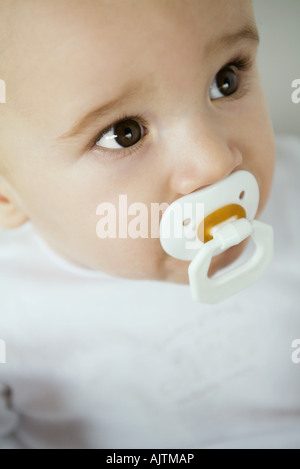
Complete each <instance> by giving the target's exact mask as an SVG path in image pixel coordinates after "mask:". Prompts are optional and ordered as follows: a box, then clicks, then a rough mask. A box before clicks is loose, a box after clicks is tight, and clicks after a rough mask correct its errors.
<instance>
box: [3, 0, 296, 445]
mask: <svg viewBox="0 0 300 469" xmlns="http://www.w3.org/2000/svg"><path fill="white" fill-rule="evenodd" d="M0 22H1V32H0V34H1V42H0V47H1V62H0V77H1V78H2V79H3V80H4V81H5V83H6V103H5V104H0V142H1V146H0V226H1V227H2V228H4V231H3V238H2V239H3V241H2V243H3V246H4V248H3V253H5V254H3V256H2V257H1V263H2V269H3V272H4V273H3V277H2V286H1V290H2V291H1V297H2V300H0V301H1V303H0V308H1V325H0V336H1V339H4V340H5V341H6V345H7V357H8V359H7V364H6V365H1V369H0V372H1V375H0V381H4V382H5V383H6V385H8V386H9V387H10V388H11V391H12V409H11V410H9V409H8V408H7V412H10V413H14V415H17V418H18V419H19V420H18V421H19V423H18V424H15V426H14V430H15V437H14V438H15V440H14V441H13V443H12V440H9V439H8V436H9V435H8V434H6V436H5V438H4V443H3V446H4V447H12V446H13V447H29V448H48V447H50V448H58V447H64V448H65V447H68V448H70V447H73V448H74V447H75V448H101V447H102V448H103V447H104V448H114V447H123V448H126V447H171V448H176V447H183V448H197V447H204V446H209V445H212V444H218V443H220V444H221V443H222V444H223V443H224V441H227V440H228V439H229V440H230V438H231V439H232V440H235V439H237V438H238V437H239V436H240V433H241V434H242V436H243V437H244V438H246V436H247V435H249V434H251V435H253V434H254V433H255V431H256V430H257V431H259V432H260V433H262V432H266V433H267V434H268V435H269V434H270V431H271V429H273V428H274V425H275V426H276V425H278V428H279V427H280V429H281V423H280V421H279V419H278V412H277V410H278V407H280V405H281V400H280V396H278V398H277V397H274V399H273V402H271V403H270V406H271V407H272V409H273V410H274V409H277V410H275V411H274V412H275V414H276V419H275V420H276V422H275V423H274V419H273V417H272V418H271V416H270V415H271V414H270V415H269V414H268V412H269V411H270V408H268V409H267V410H266V407H268V406H267V404H266V403H267V402H269V400H271V401H272V398H271V396H270V394H271V393H272V390H273V388H274V386H275V385H274V382H276V378H274V376H273V377H272V378H270V382H269V383H267V384H266V385H265V387H264V388H263V391H262V393H261V390H260V391H259V392H260V393H261V395H264V398H265V401H264V402H263V404H262V406H263V409H262V408H261V404H259V405H258V407H257V409H256V411H257V412H260V411H262V413H264V412H265V413H266V414H268V415H269V417H270V418H269V417H268V418H266V420H265V421H264V423H263V424H262V425H261V427H259V428H258V427H257V426H256V425H258V423H257V419H256V418H254V417H253V416H254V415H256V414H255V411H253V407H251V403H252V404H253V403H254V402H256V401H257V396H256V395H255V392H256V391H255V389H253V388H255V382H254V380H258V382H259V379H260V378H261V379H262V381H263V376H264V370H265V369H264V366H263V365H261V368H260V370H259V373H258V375H257V376H256V375H255V376H254V375H251V376H249V375H248V376H247V379H248V381H247V380H246V383H243V379H244V378H245V376H244V378H243V374H246V375H247V373H248V372H249V370H250V371H251V368H253V366H254V365H253V363H252V362H251V363H249V362H248V361H249V359H250V358H249V357H251V359H254V358H255V356H256V354H257V355H258V356H257V358H259V357H260V358H261V355H260V352H262V350H264V351H266V350H265V348H264V347H263V344H264V339H263V338H262V337H260V336H259V332H258V330H257V329H256V327H257V326H256V322H251V321H252V319H251V320H250V316H249V317H248V315H246V313H245V312H244V313H241V315H237V312H241V311H242V310H241V308H240V306H238V303H237V300H234V301H233V302H232V301H228V302H225V303H224V305H225V306H224V305H223V306H222V307H221V306H218V307H216V309H209V308H208V309H206V308H205V307H202V306H199V305H194V304H192V302H191V301H190V298H189V292H188V289H187V287H186V286H181V285H177V286H175V285H174V283H177V284H186V283H187V282H188V276H187V269H188V265H189V263H188V262H185V261H180V260H175V259H173V258H171V257H170V256H168V255H167V254H166V253H165V252H164V251H163V249H162V247H161V245H160V241H159V239H158V238H157V237H154V236H152V237H151V236H148V237H140V238H137V239H133V238H130V237H129V236H124V237H119V236H117V237H106V238H103V239H99V237H98V236H97V234H96V224H97V221H98V220H99V217H98V216H97V214H96V209H97V206H98V205H99V204H101V203H103V202H106V203H111V204H113V205H114V206H117V205H118V200H119V196H120V194H124V195H126V196H127V200H128V205H130V204H133V203H135V202H139V203H143V204H144V205H145V206H146V207H147V208H149V213H150V211H151V210H150V206H151V204H152V203H158V204H163V203H167V204H171V203H172V202H174V201H175V200H177V199H178V198H180V197H182V196H184V195H187V194H191V193H192V192H194V191H196V190H198V189H201V188H204V187H205V186H208V185H211V184H213V183H216V182H218V181H220V180H222V179H224V178H225V177H227V176H229V175H230V174H231V173H233V172H235V171H237V170H246V171H249V172H250V173H252V174H253V175H254V176H255V178H256V180H257V182H258V185H259V189H260V205H259V209H258V213H257V216H259V215H260V213H261V212H262V210H263V208H264V207H265V205H266V202H267V200H268V198H269V194H270V190H271V186H272V181H273V172H274V161H275V145H274V135H273V131H272V126H271V124H270V119H269V115H268V110H267V107H266V104H265V100H264V96H263V91H262V87H261V83H260V79H259V75H258V70H257V64H256V55H257V48H258V43H259V36H258V31H257V28H256V25H255V19H254V14H253V8H252V3H251V1H250V0H243V1H241V0H214V1H213V2H212V1H211V0H85V1H83V0H42V1H41V0H0ZM41 240H43V241H41ZM22 246H23V247H22ZM46 246H47V247H46ZM243 249H244V244H242V245H239V246H237V247H234V248H232V249H230V250H228V251H226V252H225V253H223V254H220V255H219V256H217V257H215V258H214V259H213V262H212V265H211V270H210V272H211V274H214V273H216V272H217V271H218V270H220V269H221V268H223V267H226V266H227V265H229V264H230V263H232V262H233V261H234V260H235V259H237V258H238V257H239V256H240V255H241V253H242V250H243ZM137 280H139V282H137ZM156 281H166V283H165V282H162V283H161V282H156ZM266 281H267V280H266ZM12 286H14V287H13V288H14V289H15V294H13V293H12ZM5 291H7V292H9V294H7V296H6V294H5ZM250 292H251V290H250ZM244 295H245V296H244V297H243V298H244V299H245V298H247V301H248V302H249V301H251V293H247V292H246V293H244ZM247 295H250V296H247ZM242 303H243V302H242ZM243 304H246V302H244V303H243ZM226 305H227V306H226ZM250 309H251V313H252V314H253V307H252V308H250ZM226 311H227V313H226ZM221 312H222V314H221ZM269 320H270V318H269V316H268V317H266V316H263V317H262V318H261V319H260V321H261V323H260V327H261V326H262V324H264V323H265V324H268V323H269ZM259 330H260V329H259ZM221 332H222V333H221ZM249 334H250V335H251V337H252V339H254V337H256V340H257V341H258V344H256V345H254V343H253V342H249V346H248V345H247V346H245V338H246V337H248V336H249ZM257 334H258V335H257ZM275 335H276V334H275ZM258 337H260V338H261V340H260V339H259V338H258ZM274 340H275V339H274ZM260 346H261V347H260ZM244 347H245V353H243V352H241V353H237V350H242V349H243V348H244ZM256 347H257V348H256ZM217 348H221V352H220V353H221V355H222V356H224V357H226V358H224V361H223V359H222V356H220V355H219V354H215V351H216V349H217ZM271 348H272V347H271ZM210 354H211V359H209V356H210ZM253 357H254V358H253ZM262 360H264V359H262ZM267 362H268V361H267V359H266V362H265V364H266V363H267ZM225 363H226V365H225ZM259 363H261V362H259ZM263 363H264V362H263ZM227 366H228V369H227V368H226V367H227ZM267 366H268V365H266V367H267ZM254 368H255V366H254ZM255 370H256V371H257V368H255ZM293 370H294V368H293ZM276 376H277V375H276ZM273 378H274V379H275V381H274V379H273ZM226 382H227V384H228V382H229V383H230V384H229V385H228V386H227V387H226V389H224V387H223V386H224V384H223V383H226ZM183 383H184V384H183ZM269 386H270V387H269ZM245 389H247V392H250V391H251V392H253V393H254V394H253V396H254V395H255V396H254V397H253V399H252V397H250V398H249V395H248V394H247V396H248V397H247V396H246V394H245V393H244V390H245ZM218 392H219V394H218ZM237 396H238V397H237ZM251 396H252V394H251ZM262 399H263V398H262ZM276 399H277V400H276ZM237 401H238V403H237ZM259 402H261V401H259ZM289 403H290V405H291V406H293V405H294V401H293V398H292V397H291V398H290V401H289ZM258 409H259V411H258ZM294 410H295V407H293V411H294ZM241 413H242V415H243V416H244V417H242V418H241V417H240V415H241ZM272 415H273V414H272ZM294 415H295V412H294ZM6 418H7V417H5V418H4V417H3V422H4V421H6V420H5V419H6ZM261 418H262V419H263V417H261ZM293 418H294V417H293ZM252 419H253V420H252ZM242 420H244V421H247V422H248V424H247V425H246V427H245V426H244V424H242ZM0 422H1V415H0ZM14 422H15V420H14ZM294 424H297V425H299V420H298V421H297V422H295V421H294V420H293V422H292V424H291V426H293V428H294ZM225 427H226V428H227V430H225ZM228 427H232V429H231V430H228ZM0 428H1V423H0ZM276 428H277V427H276ZM297 428H298V429H299V426H297ZM228 431H229V433H228ZM10 432H11V430H10ZM8 433H9V432H8ZM291 433H293V434H294V432H291ZM0 434H1V432H0ZM229 434H230V435H229ZM266 441H269V440H265V442H264V443H261V444H262V445H263V444H265V445H267V444H268V443H266ZM270 441H271V440H270ZM288 441H289V443H288V444H291V445H292V444H293V443H292V440H291V439H290V440H288ZM5 445H6V446H5ZM245 446H247V444H246V443H245Z"/></svg>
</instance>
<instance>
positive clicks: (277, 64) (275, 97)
mask: <svg viewBox="0 0 300 469" xmlns="http://www.w3.org/2000/svg"><path fill="white" fill-rule="evenodd" d="M253 4H254V10H255V15H256V21H257V26H258V29H259V33H260V37H261V44H260V47H259V54H258V63H259V68H260V72H261V78H262V82H263V86H264V89H265V93H266V97H267V100H268V104H269V108H270V113H271V118H272V122H273V126H274V130H275V133H276V134H282V133H284V134H296V135H299V136H300V103H299V104H293V102H292V100H291V95H292V92H293V89H292V87H291V84H292V81H293V80H295V79H296V78H299V79H300V0H253Z"/></svg>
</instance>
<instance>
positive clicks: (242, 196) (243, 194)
mask: <svg viewBox="0 0 300 469" xmlns="http://www.w3.org/2000/svg"><path fill="white" fill-rule="evenodd" d="M244 197H245V191H242V192H241V193H240V197H239V198H240V200H243V198H244Z"/></svg>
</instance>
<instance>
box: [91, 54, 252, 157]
mask: <svg viewBox="0 0 300 469" xmlns="http://www.w3.org/2000/svg"><path fill="white" fill-rule="evenodd" d="M252 66H253V60H252V58H251V57H250V56H249V55H243V54H238V55H236V56H235V57H234V58H233V59H232V60H230V61H229V62H227V63H226V64H225V65H224V66H223V67H221V68H220V69H219V71H218V72H217V73H219V72H220V71H221V70H223V69H224V68H235V69H236V70H237V71H238V79H239V80H240V78H241V77H242V76H243V74H244V73H245V72H248V71H249V70H250V69H251V67H252ZM215 76H216V75H215ZM246 92H247V88H246V87H245V86H243V83H242V84H240V86H239V89H238V91H237V92H236V93H234V94H233V95H230V96H224V98H219V100H220V99H221V100H223V99H226V100H229V99H230V100H234V99H239V98H241V97H242V96H244V95H245V94H246ZM127 119H132V120H135V121H137V122H138V123H139V124H140V125H141V126H142V127H143V128H144V132H145V135H144V136H143V138H141V140H140V141H139V142H137V143H136V144H135V145H133V146H132V147H128V148H124V149H123V150H121V149H120V150H109V149H107V148H100V147H99V146H98V147H97V148H95V147H96V144H97V142H98V141H99V140H100V139H101V138H102V137H103V136H104V135H105V134H106V133H107V132H108V131H109V130H110V129H111V128H112V127H114V126H115V125H117V124H119V123H120V122H122V121H124V120H127ZM148 125H149V124H148V122H147V120H146V119H145V117H144V116H143V115H142V114H135V115H128V114H126V113H124V114H122V115H120V116H119V117H118V118H117V119H116V120H115V121H114V122H113V123H111V124H110V125H108V126H107V127H105V129H104V130H102V131H101V132H100V133H99V134H97V136H96V137H94V138H93V140H92V142H91V143H90V145H89V151H92V152H96V153H99V152H100V153H101V154H103V155H104V156H106V157H107V158H109V159H111V158H123V157H126V156H129V155H132V154H134V153H135V152H137V151H138V150H139V149H140V147H141V146H142V145H143V139H144V138H145V136H146V135H147V134H148V130H147V128H148Z"/></svg>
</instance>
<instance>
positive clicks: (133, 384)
mask: <svg viewBox="0 0 300 469" xmlns="http://www.w3.org/2000/svg"><path fill="white" fill-rule="evenodd" d="M277 154H278V164H277V170H276V176H275V183H274V187H273V192H272V196H271V199H270V202H269V205H268V207H267V209H266V211H265V213H264V216H263V220H264V221H266V222H269V223H271V224H272V225H273V226H274V230H275V246H276V247H275V259H274V262H273V263H272V266H271V267H270V268H269V270H268V271H267V272H266V273H265V274H264V276H263V277H262V278H261V279H260V280H259V281H258V282H257V283H256V284H255V285H253V286H251V287H249V288H248V289H246V290H244V291H243V292H241V293H239V294H237V295H235V296H233V297H232V298H230V299H228V300H226V301H224V302H222V303H219V304H217V305H215V306H209V305H203V304H199V303H194V302H193V301H192V299H191V295H190V289H189V286H179V285H174V284H168V283H160V282H152V281H132V280H123V279H117V278H114V277H111V276H108V275H106V274H103V273H101V272H99V273H95V272H90V271H88V270H84V269H82V268H79V267H76V266H73V265H71V264H70V263H68V262H67V261H65V260H63V259H61V258H60V257H59V256H58V255H56V254H54V253H53V252H52V251H51V250H50V249H49V248H47V247H46V246H45V245H44V243H43V241H41V240H40V239H39V238H38V236H37V235H36V234H35V233H34V231H33V229H32V226H31V225H30V224H27V225H25V226H24V227H22V228H21V229H18V230H14V231H9V232H8V231H3V230H2V231H1V234H0V339H2V340H3V341H5V344H6V355H7V357H6V358H7V360H6V361H7V363H6V364H0V382H1V383H2V388H1V387H0V448H33V449H47V448H50V449H51V448H52V449H54V448H55V449H57V448H85V449H91V448H105V449H110V448H123V449H124V448H156V449H160V448H170V449H172V448H173V449H176V448H183V449H196V448H297V449H300V364H298V365H297V364H295V363H293V361H292V353H293V351H294V350H293V349H292V342H293V341H294V340H295V339H300V289H299V285H300V263H299V261H300V255H299V254H300V249H299V242H300V237H299V233H300V217H299V214H300V211H299V200H300V199H299V195H300V184H299V176H300V139H298V138H296V137H286V138H284V137H282V138H280V139H279V138H278V140H277ZM299 355H300V354H299ZM3 386H8V387H9V389H10V390H11V392H12V398H11V405H9V402H8V401H9V399H8V397H7V392H6V391H5V389H6V390H7V388H4V387H3Z"/></svg>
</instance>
